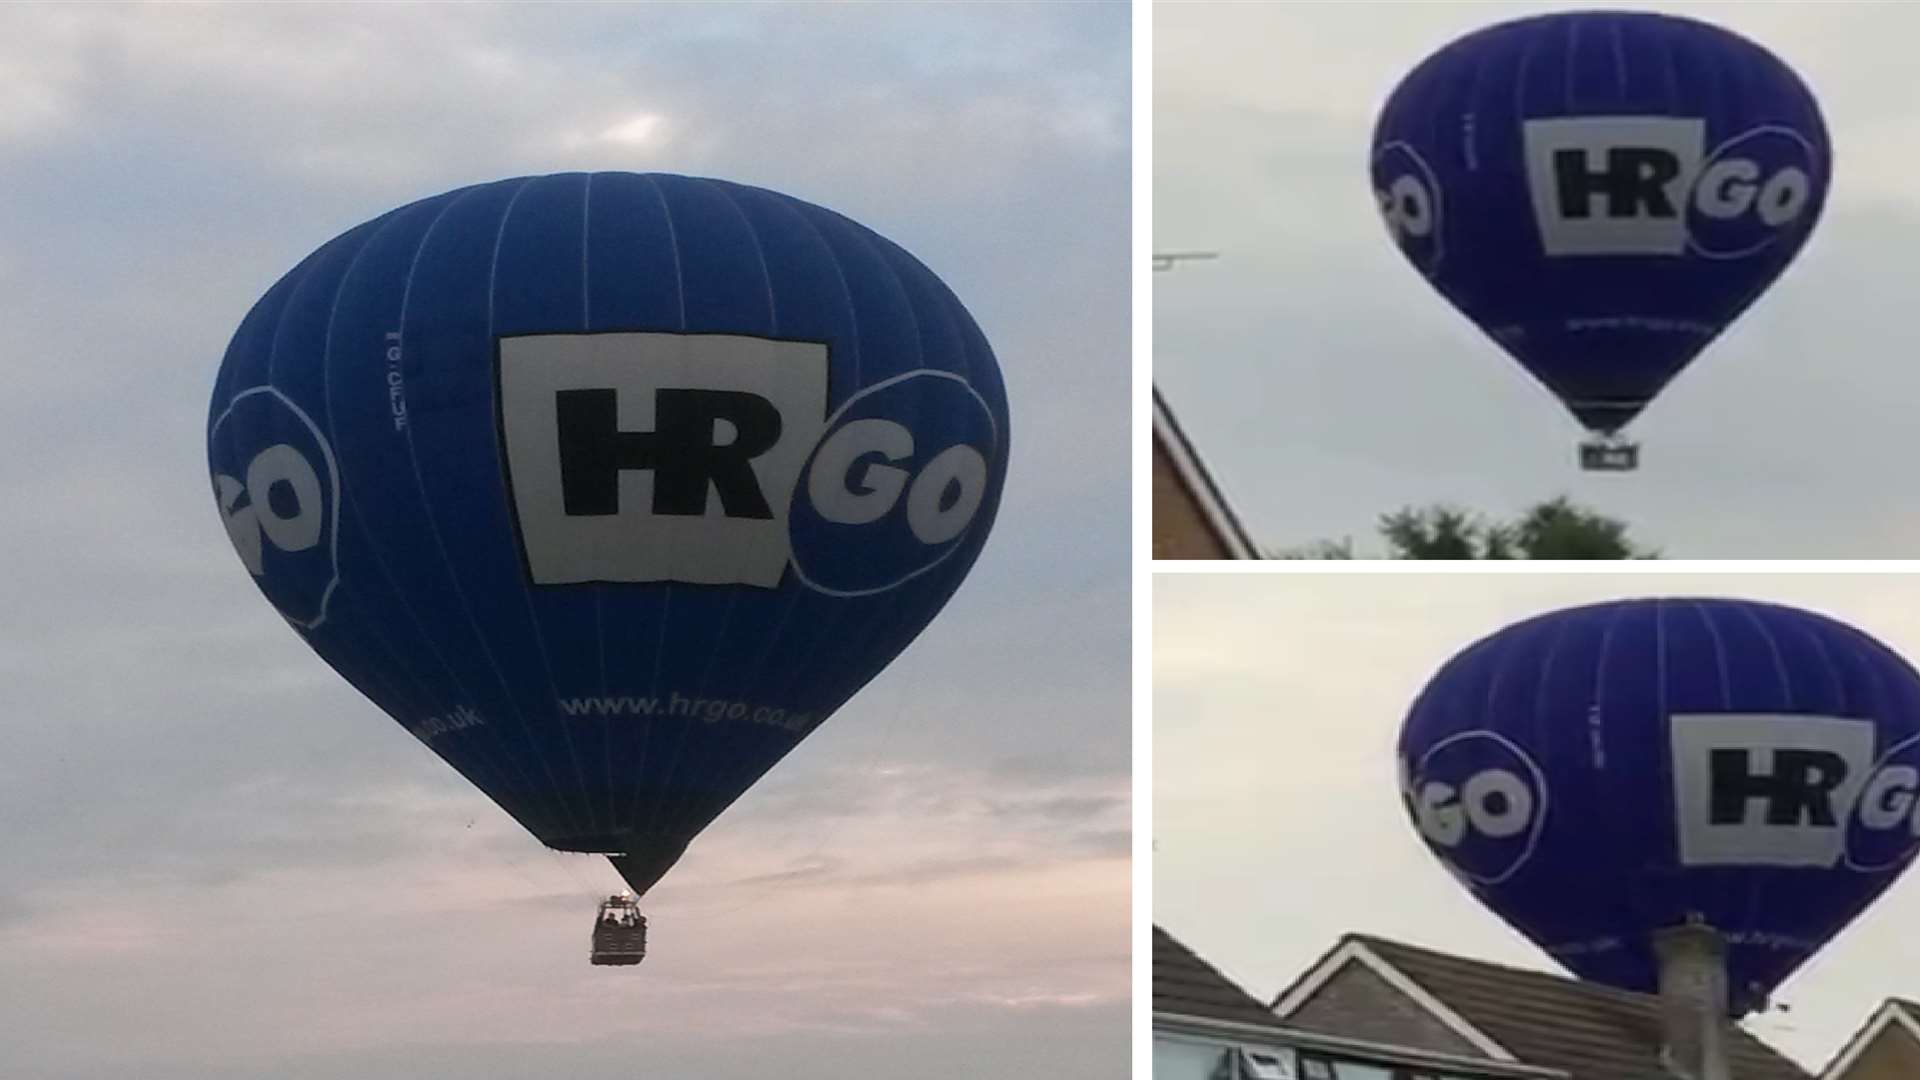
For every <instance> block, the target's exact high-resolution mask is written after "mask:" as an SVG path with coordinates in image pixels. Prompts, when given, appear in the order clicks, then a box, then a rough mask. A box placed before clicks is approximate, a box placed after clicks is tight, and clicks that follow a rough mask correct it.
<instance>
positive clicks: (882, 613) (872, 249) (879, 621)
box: [821, 218, 972, 730]
mask: <svg viewBox="0 0 1920 1080" xmlns="http://www.w3.org/2000/svg"><path fill="white" fill-rule="evenodd" d="M842 220H843V221H844V222H845V223H846V225H847V228H846V229H845V230H844V231H845V232H847V233H850V234H851V235H852V238H853V242H855V243H857V244H858V245H860V247H861V248H862V249H863V250H864V251H865V252H866V253H867V255H868V257H869V258H870V259H872V260H873V261H874V262H876V263H878V264H879V266H880V268H881V269H882V270H884V271H885V273H886V277H887V280H888V281H890V282H891V283H892V285H893V294H894V295H895V296H897V297H898V299H899V304H900V307H901V308H902V309H903V310H904V311H905V313H906V315H907V319H908V321H909V322H910V323H911V328H912V336H913V342H914V348H915V355H914V358H913V360H912V361H911V362H910V363H901V364H899V367H900V369H901V370H917V369H921V368H926V367H928V362H927V348H926V340H925V329H924V327H923V325H922V320H921V318H920V312H919V310H918V309H917V308H916V306H915V304H914V296H913V293H912V291H911V290H909V289H908V288H907V287H906V283H905V281H904V280H903V278H902V276H901V274H900V272H899V270H898V269H897V268H896V267H895V266H894V265H893V262H892V258H891V256H892V254H893V253H895V252H899V253H900V254H901V255H903V256H905V257H906V258H908V259H909V260H910V261H911V260H912V256H910V255H906V253H905V251H904V250H903V249H901V248H900V247H899V246H898V245H896V244H894V243H893V242H892V241H889V240H886V239H885V238H883V237H880V236H879V234H877V233H875V232H873V231H872V230H871V229H868V228H867V227H866V226H864V225H861V224H860V223H858V222H856V221H853V220H852V219H850V218H843V219H842ZM929 273H930V272H929ZM849 299H851V297H849ZM961 365H962V370H961V371H957V372H954V374H956V375H959V376H960V377H961V378H962V379H963V380H965V379H966V377H967V375H968V374H970V370H968V369H967V360H966V357H965V354H964V352H963V354H962V360H961ZM933 370H937V371H950V370H952V369H951V368H948V367H945V366H941V367H936V368H933ZM968 385H969V386H971V385H972V384H971V383H970V382H969V383H968ZM916 405H917V406H919V408H918V409H916V411H915V412H914V414H913V416H912V420H913V421H914V422H915V423H914V426H916V427H917V426H918V424H917V421H919V420H920V419H921V418H922V417H923V416H924V411H923V410H924V408H925V405H926V401H925V399H924V398H922V399H921V400H920V401H919V402H917V403H916ZM920 587H924V585H922V586H920ZM908 588H909V586H902V587H901V588H899V589H895V590H893V591H892V593H891V594H890V595H888V596H886V597H884V598H882V602H879V603H876V604H874V605H873V609H872V612H871V613H870V614H869V615H868V616H867V618H866V619H864V620H862V621H861V622H860V624H859V629H858V630H857V631H855V634H854V635H850V636H849V638H848V639H847V640H848V641H852V640H855V639H856V638H857V640H859V641H860V642H861V643H862V648H861V649H860V650H856V651H859V652H862V653H864V652H866V651H868V650H870V649H871V647H872V643H873V641H874V640H875V639H876V638H878V637H880V636H881V631H882V629H883V628H885V627H887V626H890V625H893V624H894V622H895V621H896V620H900V619H902V618H903V617H905V616H904V613H905V612H906V611H907V608H906V606H905V604H904V599H905V597H906V595H908V591H907V590H908ZM949 595H951V593H949ZM928 620H929V621H930V620H931V616H929V617H928ZM921 625H922V627H923V628H924V626H925V625H926V624H925V622H923V623H922V624H921ZM903 648H904V647H903ZM896 655H897V654H896ZM882 666H883V667H884V665H882ZM880 670H881V669H880V668H875V669H874V670H872V671H866V670H856V671H855V672H854V674H855V676H856V678H855V679H854V680H852V685H851V687H849V688H848V689H847V692H846V694H845V696H844V697H842V698H841V700H840V703H839V705H836V706H835V708H836V709H837V708H839V706H840V705H845V704H846V703H847V702H849V701H851V700H853V698H854V696H855V695H857V694H858V693H859V692H860V691H861V690H862V689H864V688H865V687H866V686H867V684H868V683H871V682H872V681H873V680H874V679H875V678H876V677H877V676H878V675H879V673H880ZM821 720H822V722H824V720H825V717H822V718H821ZM889 730H890V729H889Z"/></svg>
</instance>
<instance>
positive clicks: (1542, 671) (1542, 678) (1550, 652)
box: [1533, 622, 1567, 727]
mask: <svg viewBox="0 0 1920 1080" xmlns="http://www.w3.org/2000/svg"><path fill="white" fill-rule="evenodd" d="M1566 639H1567V624H1566V623H1565V622H1556V625H1555V626H1554V632H1553V640H1552V641H1551V642H1549V643H1548V644H1547V655H1546V656H1545V657H1543V658H1542V659H1541V661H1540V668H1539V673H1538V677H1537V678H1536V679H1535V680H1534V684H1533V717H1534V725H1535V726H1536V727H1537V726H1539V725H1540V724H1541V723H1542V722H1543V721H1544V718H1545V717H1546V715H1547V682H1548V680H1549V679H1550V678H1551V677H1552V675H1553V660H1554V657H1556V656H1558V655H1559V654H1560V645H1561V643H1562V642H1564V641H1565V640H1566Z"/></svg>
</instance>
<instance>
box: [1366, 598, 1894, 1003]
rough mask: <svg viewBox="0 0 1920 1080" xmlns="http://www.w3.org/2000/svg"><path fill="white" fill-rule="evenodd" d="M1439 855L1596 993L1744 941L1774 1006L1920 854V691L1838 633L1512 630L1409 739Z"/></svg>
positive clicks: (1704, 621)
mask: <svg viewBox="0 0 1920 1080" xmlns="http://www.w3.org/2000/svg"><path fill="white" fill-rule="evenodd" d="M1399 758H1400V773H1401V791H1402V795H1403V797H1404V799H1405V803H1406V806H1407V810H1408V812H1409V814H1410V815H1411V816H1412V819H1413V823H1414V825H1415V827H1416V828H1417V829H1418V830H1419V833H1420V836H1421V838H1422V839H1423V840H1424V841H1425V843H1426V845H1427V847H1428V848H1429V849H1430V850H1432V852H1433V853H1434V854H1435V855H1436V856H1438V857H1439V859H1440V860H1441V862H1442V863H1443V864H1444V865H1445V866H1446V868H1447V869H1448V870H1450V871H1451V872H1452V873H1453V874H1454V876H1455V877H1457V878H1458V879H1459V880H1460V881H1462V882H1463V883H1464V884H1466V886H1467V887H1468V888H1470V889H1471V890H1472V891H1473V893H1474V895H1475V896H1476V897H1478V898H1479V899H1480V901H1481V902H1482V903H1484V904H1486V905H1487V906H1488V907H1490V908H1491V909H1493V911H1495V912H1496V913H1497V914H1499V915H1500V916H1501V917H1502V918H1504V919H1505V920H1506V921H1507V922H1508V923H1510V924H1512V925H1513V926H1514V927H1515V928H1516V929H1518V930H1519V931H1520V932H1521V933H1522V934H1524V935H1526V936H1527V937H1528V938H1530V939H1532V940H1533V941H1534V942H1535V943H1537V944H1539V945H1540V946H1541V947H1542V948H1544V949H1545V950H1546V951H1547V952H1548V953H1550V954H1551V955H1552V956H1553V957H1554V958H1555V959H1557V960H1558V961H1559V962H1560V963H1561V964H1563V965H1565V966H1566V967H1567V968H1568V969H1569V970H1571V971H1573V972H1574V973H1575V974H1577V975H1579V976H1581V977H1582V978H1586V979H1591V980H1593V981H1596V982H1600V983H1606V984H1608V985H1612V986H1617V987H1621V988H1623V989H1628V990H1635V991H1641V992H1652V991H1653V990H1654V989H1655V988H1656V986H1657V985H1658V967H1659V965H1658V962H1657V959H1656V956H1655V952H1654V939H1655V937H1656V935H1657V934H1658V933H1659V932H1660V931H1662V930H1664V929H1667V928H1671V927H1679V926H1687V925H1704V926H1708V927H1711V928H1713V929H1715V930H1717V931H1718V932H1719V933H1720V935H1721V936H1722V937H1723V939H1724V940H1725V942H1726V964H1727V979H1728V985H1729V1006H1730V1008H1731V1010H1732V1012H1733V1014H1734V1015H1736V1016H1738V1015H1741V1014H1744V1013H1746V1012H1748V1011H1751V1010H1753V1009H1755V1008H1758V1007H1760V1006H1761V1005H1762V1004H1763V1003H1764V1001H1765V999H1766V996H1767V995H1768V994H1769V993H1770V992H1771V991H1772V990H1773V989H1774V988H1775V987H1776V986H1778V985H1779V984H1780V982H1781V981H1783V980H1784V979H1786V978H1787V976H1788V975H1790V974H1792V973H1793V971H1794V970H1795V969H1796V968H1798V967H1799V966H1800V965H1801V964H1803V963H1805V962H1806V960H1807V958H1808V957H1810V956H1811V955H1813V953H1814V952H1815V951H1816V950H1818V949H1819V948H1820V947H1821V946H1822V945H1823V944H1824V943H1825V942H1826V941H1827V940H1828V939H1830V938H1832V937H1833V936H1834V935H1835V934H1836V933H1838V932H1839V931H1840V930H1841V929H1842V928H1843V927H1845V926H1846V924H1847V923H1848V922H1850V921H1851V920H1852V919H1853V918H1854V917H1855V916H1856V915H1858V914H1860V912H1861V911H1862V910H1863V909H1865V908H1866V907H1867V906H1868V905H1869V904H1871V903H1872V902H1873V900H1874V898H1875V897H1877V896H1878V895H1879V894H1880V893H1881V891H1882V890H1884V889H1885V888H1886V887H1887V886H1888V885H1889V884H1890V883H1891V882H1892V881H1893V880H1894V878H1895V877H1896V876H1898V875H1899V873H1900V872H1901V871H1902V870H1904V869H1905V868H1906V866H1907V865H1908V863H1910V862H1911V861H1912V860H1913V857H1914V854H1915V851H1916V849H1917V848H1920V801H1916V793H1920V675H1916V673H1915V672H1914V670H1913V668H1912V667H1911V666H1910V665H1909V664H1908V663H1907V662H1906V661H1905V660H1903V659H1901V658H1900V657H1899V656H1897V655H1895V654H1894V653H1893V652H1892V651H1891V650H1889V649H1888V648H1887V647H1886V646H1884V645H1882V644H1880V643H1879V642H1877V641H1875V640H1874V639H1872V638H1871V637H1868V636H1867V635H1866V634H1864V633H1862V632H1860V631H1858V630H1855V629H1853V628H1852V627H1849V626H1846V625H1843V624H1841V623H1839V622H1836V621H1834V620H1833V619H1830V618H1827V617H1825V616H1822V615H1816V614H1813V613H1811V612H1807V611H1801V610H1798V609H1795V608H1789V607H1782V606H1779V605H1775V604H1766V603H1757V602H1753V601H1745V600H1709V599H1701V600H1689V599H1669V600H1626V601H1620V602H1616V603H1607V604H1595V605H1591V606H1586V607H1576V608H1571V609H1567V610H1564V611H1555V612H1551V613H1549V614H1545V615H1540V616H1537V617H1535V618H1531V619H1527V620H1525V621H1523V622H1520V623H1517V624H1515V625H1513V626H1509V627H1507V628H1505V629H1503V630H1500V631H1498V632H1496V633H1494V634H1492V635H1491V636H1489V637H1486V638H1484V639H1482V640H1480V641H1477V642H1475V643H1474V644H1472V645H1470V646H1468V647H1467V648H1465V649H1464V650H1462V651H1461V652H1460V653H1459V654H1458V655H1456V656H1455V657H1453V658H1452V659H1451V660H1449V661H1447V663H1446V664H1445V666H1443V667H1442V668H1441V669H1440V671H1439V673H1438V674H1436V675H1435V676H1434V677H1433V679H1432V681H1431V682H1429V683H1428V684H1427V687H1426V689H1425V690H1424V691H1423V692H1422V693H1421V694H1420V696H1419V698H1418V699H1417V700H1416V701H1415V702H1414V704H1413V708H1412V710H1411V711H1410V712H1409V714H1408V716H1407V718H1406V722H1405V725H1404V726H1403V727H1402V729H1401V732H1400V747H1399Z"/></svg>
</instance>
